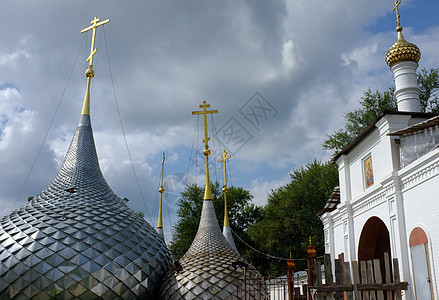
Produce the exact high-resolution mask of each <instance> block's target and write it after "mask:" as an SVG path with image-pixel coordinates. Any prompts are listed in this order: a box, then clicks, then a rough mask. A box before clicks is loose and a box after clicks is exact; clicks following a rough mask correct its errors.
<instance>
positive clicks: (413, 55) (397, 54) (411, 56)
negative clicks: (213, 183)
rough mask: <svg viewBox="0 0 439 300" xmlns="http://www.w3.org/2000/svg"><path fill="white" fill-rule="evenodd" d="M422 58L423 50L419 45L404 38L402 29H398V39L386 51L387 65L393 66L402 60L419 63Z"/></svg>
mask: <svg viewBox="0 0 439 300" xmlns="http://www.w3.org/2000/svg"><path fill="white" fill-rule="evenodd" d="M401 30H402V28H401ZM420 58H421V51H420V50H419V48H418V46H416V45H415V44H412V43H409V42H407V41H406V40H404V37H403V36H402V33H401V31H398V40H397V41H396V43H395V44H393V46H392V47H390V49H389V50H388V51H387V53H386V63H387V65H388V66H389V67H392V66H394V65H395V64H397V63H399V62H401V61H414V62H416V63H417V62H419V59H420Z"/></svg>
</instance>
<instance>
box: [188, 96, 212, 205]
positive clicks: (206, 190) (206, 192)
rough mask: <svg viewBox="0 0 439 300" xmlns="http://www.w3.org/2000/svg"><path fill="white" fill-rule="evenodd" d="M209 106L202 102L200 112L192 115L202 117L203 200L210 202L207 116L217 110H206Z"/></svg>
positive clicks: (194, 112)
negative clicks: (204, 168)
mask: <svg viewBox="0 0 439 300" xmlns="http://www.w3.org/2000/svg"><path fill="white" fill-rule="evenodd" d="M209 107H210V104H206V101H203V104H201V105H200V108H202V109H203V110H202V111H193V112H192V114H193V115H204V140H203V143H204V150H203V154H204V156H206V186H205V188H204V200H212V193H211V190H210V179H209V155H210V150H209V144H208V142H209V140H210V138H209V136H208V133H207V114H217V113H218V110H207V109H206V108H209Z"/></svg>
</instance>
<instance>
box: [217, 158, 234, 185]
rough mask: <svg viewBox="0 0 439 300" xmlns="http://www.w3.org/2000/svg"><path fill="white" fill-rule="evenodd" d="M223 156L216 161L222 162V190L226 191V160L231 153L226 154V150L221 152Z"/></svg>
mask: <svg viewBox="0 0 439 300" xmlns="http://www.w3.org/2000/svg"><path fill="white" fill-rule="evenodd" d="M222 155H223V158H221V159H220V160H219V161H218V162H224V179H223V181H224V192H227V177H226V160H227V159H229V158H230V157H231V155H229V156H227V152H226V150H224V152H223V154H222Z"/></svg>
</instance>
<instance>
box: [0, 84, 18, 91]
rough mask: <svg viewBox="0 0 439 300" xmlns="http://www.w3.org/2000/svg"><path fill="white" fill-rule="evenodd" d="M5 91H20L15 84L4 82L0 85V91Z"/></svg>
mask: <svg viewBox="0 0 439 300" xmlns="http://www.w3.org/2000/svg"><path fill="white" fill-rule="evenodd" d="M7 89H14V90H16V91H20V89H19V88H18V87H17V86H16V85H15V84H13V83H10V82H5V83H3V84H1V85H0V91H4V90H7Z"/></svg>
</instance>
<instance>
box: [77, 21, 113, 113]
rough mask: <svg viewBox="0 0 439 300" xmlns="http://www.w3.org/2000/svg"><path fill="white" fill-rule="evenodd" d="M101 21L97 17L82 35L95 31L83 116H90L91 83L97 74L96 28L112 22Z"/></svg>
mask: <svg viewBox="0 0 439 300" xmlns="http://www.w3.org/2000/svg"><path fill="white" fill-rule="evenodd" d="M99 21H100V19H99V18H98V17H95V18H94V19H93V20H92V21H91V22H90V23H91V26H89V27H87V28H84V29H82V30H81V33H84V32H87V31H89V30H91V29H93V34H92V38H91V49H90V55H89V56H88V58H87V60H86V62H88V69H87V71H85V76H87V90H86V91H85V96H84V104H83V106H82V113H81V114H83V115H90V83H91V79H92V78H93V76H94V75H95V72H94V71H93V55H95V54H96V51H97V49H96V48H95V38H96V28H97V27H99V26H101V25H104V24H106V23H108V22H110V19H107V20H104V21H102V22H99Z"/></svg>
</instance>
